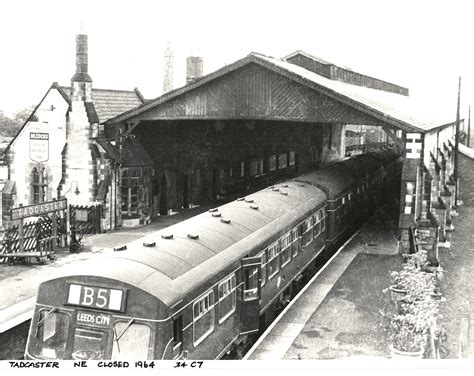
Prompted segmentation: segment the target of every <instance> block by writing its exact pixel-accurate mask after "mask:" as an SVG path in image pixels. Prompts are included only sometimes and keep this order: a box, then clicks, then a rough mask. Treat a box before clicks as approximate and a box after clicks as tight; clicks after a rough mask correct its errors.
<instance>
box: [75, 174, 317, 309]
mask: <svg viewBox="0 0 474 376" xmlns="http://www.w3.org/2000/svg"><path fill="white" fill-rule="evenodd" d="M325 201H326V195H325V194H324V192H322V191H321V190H320V189H318V188H317V187H315V186H312V185H310V184H302V183H298V182H286V183H280V184H277V185H275V186H274V187H270V188H266V189H263V190H261V191H258V192H256V193H253V194H251V195H248V196H247V197H245V199H244V198H243V199H239V200H235V201H232V202H230V203H228V204H225V205H223V206H220V207H219V208H216V209H217V210H216V211H212V212H211V211H209V212H205V213H202V214H200V215H197V216H195V217H192V218H190V219H188V220H186V221H183V222H180V223H177V224H175V225H172V226H170V227H167V228H165V229H163V230H160V231H157V232H154V233H153V234H150V235H148V236H146V237H144V238H141V239H138V240H136V241H133V242H131V243H128V244H127V250H126V251H121V252H114V253H113V254H111V255H109V256H105V257H101V258H97V259H94V260H91V261H90V262H87V265H84V267H82V268H81V269H83V270H81V271H80V272H78V271H77V270H76V271H75V272H74V273H72V274H74V275H100V276H103V277H107V278H112V279H116V280H121V281H123V282H125V283H129V284H132V285H135V286H137V287H139V288H141V289H143V290H145V291H147V292H149V293H151V294H153V295H155V296H157V297H158V298H159V299H160V300H162V301H163V302H164V303H165V304H168V305H172V304H173V303H174V302H176V301H178V300H180V299H182V298H183V297H184V296H185V295H186V294H187V293H189V292H190V291H191V290H193V289H194V288H195V287H196V286H198V285H199V284H201V283H204V282H205V281H206V280H208V279H209V278H211V277H212V276H213V275H215V274H217V273H219V272H220V271H221V270H223V269H225V268H228V267H230V266H231V265H232V264H234V263H236V262H238V261H239V260H241V259H242V258H244V257H245V256H246V255H247V254H248V253H249V252H250V251H251V250H253V249H254V248H255V247H257V246H259V245H261V244H262V243H264V242H265V241H268V240H269V239H270V238H271V237H272V235H274V234H276V233H278V232H279V231H285V230H287V229H289V228H288V226H289V225H290V224H291V223H292V222H294V221H295V220H297V219H299V218H302V217H303V216H305V215H306V214H307V213H308V212H309V211H311V210H312V209H314V208H316V207H319V206H322V205H323V204H324V203H325ZM223 220H224V221H226V220H230V223H225V222H224V221H223ZM170 235H173V237H172V238H171V239H164V238H162V236H165V237H169V236H170ZM188 235H189V236H188ZM196 236H198V237H197V238H196ZM144 243H155V247H145V246H144Z"/></svg>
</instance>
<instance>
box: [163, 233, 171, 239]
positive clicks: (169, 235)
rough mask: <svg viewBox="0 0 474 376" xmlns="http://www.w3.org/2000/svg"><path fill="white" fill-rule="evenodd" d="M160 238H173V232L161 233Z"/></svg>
mask: <svg viewBox="0 0 474 376" xmlns="http://www.w3.org/2000/svg"><path fill="white" fill-rule="evenodd" d="M161 238H162V239H173V234H162V235H161Z"/></svg>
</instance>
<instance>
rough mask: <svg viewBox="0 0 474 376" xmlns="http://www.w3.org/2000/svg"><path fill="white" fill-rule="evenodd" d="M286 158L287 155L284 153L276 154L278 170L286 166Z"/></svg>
mask: <svg viewBox="0 0 474 376" xmlns="http://www.w3.org/2000/svg"><path fill="white" fill-rule="evenodd" d="M287 159H288V156H287V154H286V153H283V154H280V155H279V156H278V169H279V170H281V169H283V168H286V166H287V165H288V164H287Z"/></svg>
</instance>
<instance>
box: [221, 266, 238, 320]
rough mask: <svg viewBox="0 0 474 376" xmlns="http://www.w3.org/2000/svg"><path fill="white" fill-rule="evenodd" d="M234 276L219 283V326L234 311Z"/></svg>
mask: <svg viewBox="0 0 474 376" xmlns="http://www.w3.org/2000/svg"><path fill="white" fill-rule="evenodd" d="M235 285H236V284H235V274H233V275H232V276H231V277H229V278H227V279H226V280H225V281H224V282H221V283H219V289H218V290H219V324H220V323H222V322H223V321H224V320H225V319H226V318H227V317H229V316H230V315H231V314H232V312H234V311H235V295H236V293H235Z"/></svg>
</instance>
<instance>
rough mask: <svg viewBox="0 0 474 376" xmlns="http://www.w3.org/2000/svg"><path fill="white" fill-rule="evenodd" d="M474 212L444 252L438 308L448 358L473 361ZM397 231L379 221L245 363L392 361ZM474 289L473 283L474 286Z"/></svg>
mask: <svg viewBox="0 0 474 376" xmlns="http://www.w3.org/2000/svg"><path fill="white" fill-rule="evenodd" d="M472 223H474V207H461V208H460V209H459V216H458V217H456V218H454V226H455V231H454V232H453V233H452V235H451V248H450V249H440V261H441V265H442V267H443V269H444V270H445V273H444V276H443V279H442V280H441V282H440V287H441V292H442V293H443V296H444V297H445V298H446V302H443V303H442V304H441V306H440V310H441V313H442V314H443V319H442V325H443V326H444V328H445V330H446V333H447V340H446V341H445V343H443V344H442V346H443V347H442V354H441V355H442V358H446V359H474V342H473V339H474V338H473V337H474V304H473V303H471V302H474V292H473V290H472V288H470V286H469V284H470V283H472V275H473V272H474V260H473V257H472V256H473V252H474V233H473V232H472ZM401 262H402V260H401V257H400V256H399V255H398V254H397V241H396V227H395V225H394V224H393V223H391V222H390V219H389V217H385V218H384V216H375V217H374V218H373V219H372V220H371V221H370V222H369V223H368V224H366V225H365V226H364V227H363V228H362V229H361V230H360V232H358V233H357V234H356V235H355V236H353V238H351V239H350V240H349V241H348V242H347V244H346V245H345V246H344V247H343V248H342V249H341V250H340V252H339V253H338V254H337V255H335V257H334V259H333V260H332V262H331V263H329V264H327V266H326V268H325V269H323V270H321V271H320V272H319V273H318V275H317V276H315V278H313V280H312V283H310V284H308V285H307V286H306V287H305V288H304V290H302V291H301V292H300V293H299V294H298V295H297V296H296V297H295V299H294V300H293V301H292V302H291V303H290V304H289V305H288V306H287V307H286V308H285V310H284V311H283V312H282V313H281V314H280V316H279V317H278V318H277V320H276V321H274V322H273V323H272V324H271V325H270V327H269V328H268V329H267V330H266V331H265V333H264V334H263V336H262V337H260V338H259V340H258V341H257V342H256V343H255V345H254V346H253V347H252V348H251V349H250V350H249V352H248V353H247V354H246V356H245V358H244V359H251V360H252V359H260V360H263V359H265V360H278V359H285V360H286V359H301V360H317V359H348V358H351V359H356V358H362V359H365V358H368V359H377V358H378V359H386V358H390V351H389V343H387V340H386V337H385V334H384V332H383V328H382V325H381V324H382V322H381V318H380V317H381V316H380V313H379V312H380V309H383V308H384V306H385V305H387V304H391V303H390V298H389V294H388V292H384V289H385V288H387V287H388V286H389V285H390V271H392V270H400V268H401ZM471 287H472V286H471Z"/></svg>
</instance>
